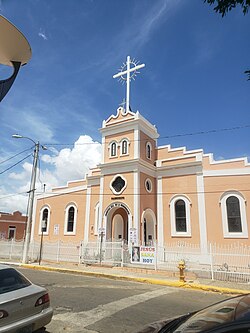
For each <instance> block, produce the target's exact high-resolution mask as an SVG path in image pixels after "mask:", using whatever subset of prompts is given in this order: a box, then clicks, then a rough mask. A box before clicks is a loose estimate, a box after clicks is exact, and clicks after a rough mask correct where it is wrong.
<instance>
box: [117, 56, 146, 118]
mask: <svg viewBox="0 0 250 333" xmlns="http://www.w3.org/2000/svg"><path fill="white" fill-rule="evenodd" d="M143 67H145V64H141V65H138V62H136V61H135V60H132V61H131V59H130V56H127V62H126V63H124V64H123V65H122V67H121V71H120V72H119V73H117V74H115V75H113V78H114V79H116V78H117V77H119V78H120V79H122V80H124V81H126V82H127V95H126V113H127V112H128V111H129V93H130V81H131V79H135V76H136V74H137V73H140V72H138V69H140V68H143Z"/></svg>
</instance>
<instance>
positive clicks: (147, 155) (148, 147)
mask: <svg viewBox="0 0 250 333" xmlns="http://www.w3.org/2000/svg"><path fill="white" fill-rule="evenodd" d="M151 155H152V145H151V143H150V142H147V144H146V157H147V158H148V159H149V160H151Z"/></svg>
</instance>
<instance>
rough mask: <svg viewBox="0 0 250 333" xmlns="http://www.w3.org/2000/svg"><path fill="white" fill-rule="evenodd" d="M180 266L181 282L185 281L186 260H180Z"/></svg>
mask: <svg viewBox="0 0 250 333" xmlns="http://www.w3.org/2000/svg"><path fill="white" fill-rule="evenodd" d="M178 268H179V270H180V282H185V275H184V270H185V268H186V266H185V261H184V260H180V261H179V264H178Z"/></svg>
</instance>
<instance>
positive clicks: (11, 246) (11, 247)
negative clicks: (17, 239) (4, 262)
mask: <svg viewBox="0 0 250 333" xmlns="http://www.w3.org/2000/svg"><path fill="white" fill-rule="evenodd" d="M13 241H14V238H11V244H10V259H12V251H13Z"/></svg>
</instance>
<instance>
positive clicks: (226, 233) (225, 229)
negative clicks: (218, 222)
mask: <svg viewBox="0 0 250 333" xmlns="http://www.w3.org/2000/svg"><path fill="white" fill-rule="evenodd" d="M231 196H234V197H236V198H238V200H239V203H240V217H241V226H242V232H229V230H228V219H227V205H226V200H227V199H228V198H229V197H231ZM220 205H221V216H222V229H223V235H224V238H248V228H247V217H246V200H245V198H244V197H243V195H242V194H241V193H240V192H238V191H227V192H225V193H223V194H222V196H221V199H220Z"/></svg>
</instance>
